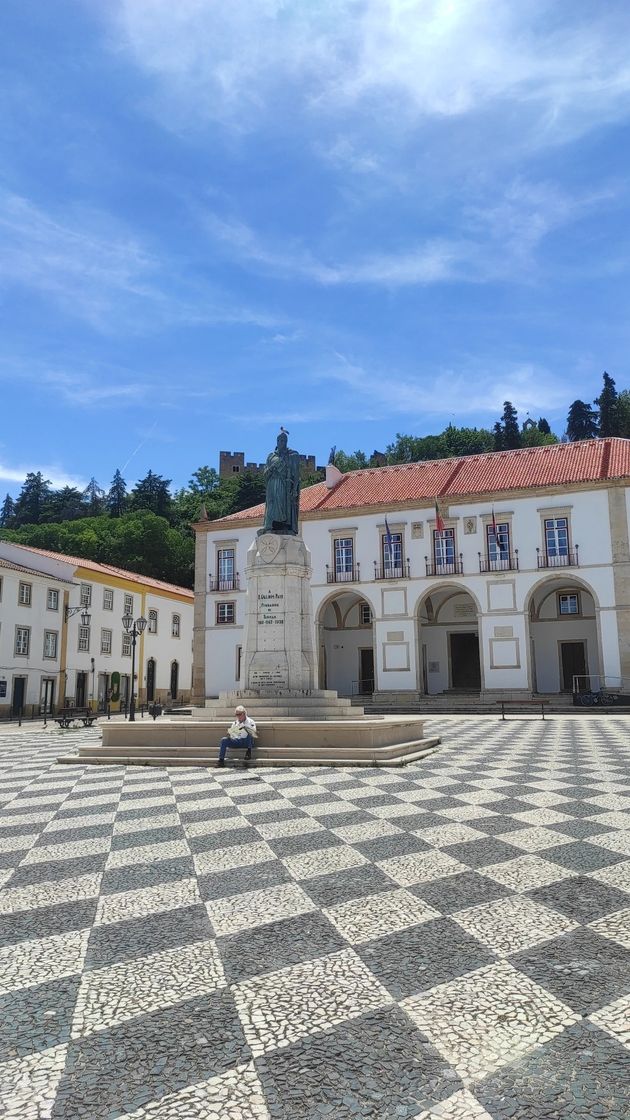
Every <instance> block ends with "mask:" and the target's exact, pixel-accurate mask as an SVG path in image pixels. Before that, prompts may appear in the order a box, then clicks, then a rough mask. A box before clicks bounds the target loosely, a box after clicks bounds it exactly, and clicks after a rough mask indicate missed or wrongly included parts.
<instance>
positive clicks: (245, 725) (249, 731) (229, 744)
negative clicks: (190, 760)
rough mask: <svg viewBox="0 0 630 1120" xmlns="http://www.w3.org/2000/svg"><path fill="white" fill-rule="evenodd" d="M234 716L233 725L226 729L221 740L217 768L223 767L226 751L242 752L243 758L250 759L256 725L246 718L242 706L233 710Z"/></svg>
mask: <svg viewBox="0 0 630 1120" xmlns="http://www.w3.org/2000/svg"><path fill="white" fill-rule="evenodd" d="M234 715H235V716H236V719H235V720H234V723H233V724H231V726H230V727H228V733H227V735H224V737H223V738H222V740H221V744H220V747H219V761H218V762H217V766H225V756H226V754H227V752H228V749H232V750H234V749H236V750H244V751H245V758H251V757H252V747H253V745H254V739H255V738H256V724H255V723H254V720H253V719H252V718H251V717H250V716H248V714H247V712H246V710H245V708H244V707H243V705H242V704H239V705H238V707H237V708H235V709H234Z"/></svg>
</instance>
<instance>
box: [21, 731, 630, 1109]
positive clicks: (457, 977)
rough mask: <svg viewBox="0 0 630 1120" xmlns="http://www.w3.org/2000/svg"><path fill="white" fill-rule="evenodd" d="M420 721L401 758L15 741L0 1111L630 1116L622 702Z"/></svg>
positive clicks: (628, 858)
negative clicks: (433, 738) (170, 757)
mask: <svg viewBox="0 0 630 1120" xmlns="http://www.w3.org/2000/svg"><path fill="white" fill-rule="evenodd" d="M427 726H428V730H429V734H435V733H440V734H442V736H443V739H444V746H443V748H442V749H441V750H440V751H439V752H437V753H435V754H433V755H431V756H428V757H427V758H426V759H424V760H423V761H422V762H420V763H417V764H415V765H411V766H408V767H406V768H403V769H401V770H396V771H383V770H377V769H359V770H332V769H315V768H312V769H308V770H281V769H278V770H270V769H266V770H259V771H256V770H249V771H248V770H244V769H243V768H242V767H241V766H240V764H239V765H238V766H237V767H236V768H229V767H228V768H226V769H225V770H214V769H212V770H206V769H201V768H198V769H176V768H172V769H170V770H160V769H154V768H148V767H147V768H129V769H124V768H118V767H102V768H101V767H84V766H82V765H81V766H58V765H55V757H56V755H57V754H58V753H59V752H60V746H61V744H62V743H63V748H62V749H63V750H67V745H68V742H69V741H71V742H72V743H73V744H76V743H77V742H78V741H80V740H86V739H89V740H94V739H95V738H96V737H97V735H98V732H97V731H96V730H94V731H76V732H66V733H65V734H64V733H62V732H59V731H56V730H49V731H41V730H37V731H33V730H29V729H26V728H22V730H21V731H18V730H17V729H13V730H11V729H9V730H3V731H1V732H0V806H1V810H0V886H1V888H2V889H1V890H0V1099H1V1100H2V1101H4V1106H5V1108H6V1110H7V1112H6V1115H7V1116H8V1117H9V1118H11V1120H18V1118H19V1120H45V1118H50V1120H75V1118H79V1117H85V1118H87V1120H100V1118H103V1120H104V1118H114V1117H127V1118H128V1120H189V1118H190V1120H212V1118H214V1120H219V1118H220V1120H322V1118H323V1117H331V1120H349V1118H350V1117H352V1118H353V1120H354V1118H355V1117H372V1118H375V1120H412V1118H413V1120H429V1118H438V1117H439V1118H441V1120H488V1118H491V1120H504V1118H508V1117H510V1118H515V1120H544V1118H565V1117H566V1118H569V1117H570V1118H572V1120H574V1118H580V1117H583V1118H586V1117H588V1118H589V1120H592V1118H595V1117H605V1118H606V1120H622V1117H624V1116H627V1112H626V1109H627V1106H628V1103H629V1102H628V1098H627V1093H628V1086H630V1052H629V1051H630V776H629V772H628V762H629V759H630V748H629V732H630V719H628V718H623V717H616V716H614V717H613V716H606V717H604V716H601V717H600V716H588V717H568V716H567V717H558V718H551V719H548V720H546V721H545V722H542V721H540V722H537V721H534V720H530V719H524V720H519V719H513V720H508V721H507V722H505V723H502V722H500V721H498V720H496V719H494V718H489V717H477V718H474V717H466V718H455V717H452V718H447V719H442V720H436V719H433V720H431V721H428V724H427ZM70 737H72V738H70ZM0 1112H2V1106H1V1105H0Z"/></svg>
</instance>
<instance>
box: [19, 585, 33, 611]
mask: <svg viewBox="0 0 630 1120" xmlns="http://www.w3.org/2000/svg"><path fill="white" fill-rule="evenodd" d="M32 597H33V585H32V584H31V583H22V582H20V586H19V589H18V603H19V604H20V606H21V607H30V605H31V599H32Z"/></svg>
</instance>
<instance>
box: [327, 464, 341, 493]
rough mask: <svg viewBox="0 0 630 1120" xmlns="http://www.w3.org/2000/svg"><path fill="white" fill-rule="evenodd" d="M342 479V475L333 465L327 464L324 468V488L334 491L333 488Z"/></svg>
mask: <svg viewBox="0 0 630 1120" xmlns="http://www.w3.org/2000/svg"><path fill="white" fill-rule="evenodd" d="M342 478H343V474H342V473H341V471H340V470H339V469H338V468H337V467H336V466H335V465H334V463H328V464H327V466H326V486H327V488H328V489H329V490H334V489H335V486H338V485H339V483H340V482H341V480H342Z"/></svg>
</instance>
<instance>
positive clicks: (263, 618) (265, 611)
mask: <svg viewBox="0 0 630 1120" xmlns="http://www.w3.org/2000/svg"><path fill="white" fill-rule="evenodd" d="M257 621H258V625H259V626H284V595H283V593H282V592H281V591H260V592H259V593H258V619H257Z"/></svg>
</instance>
